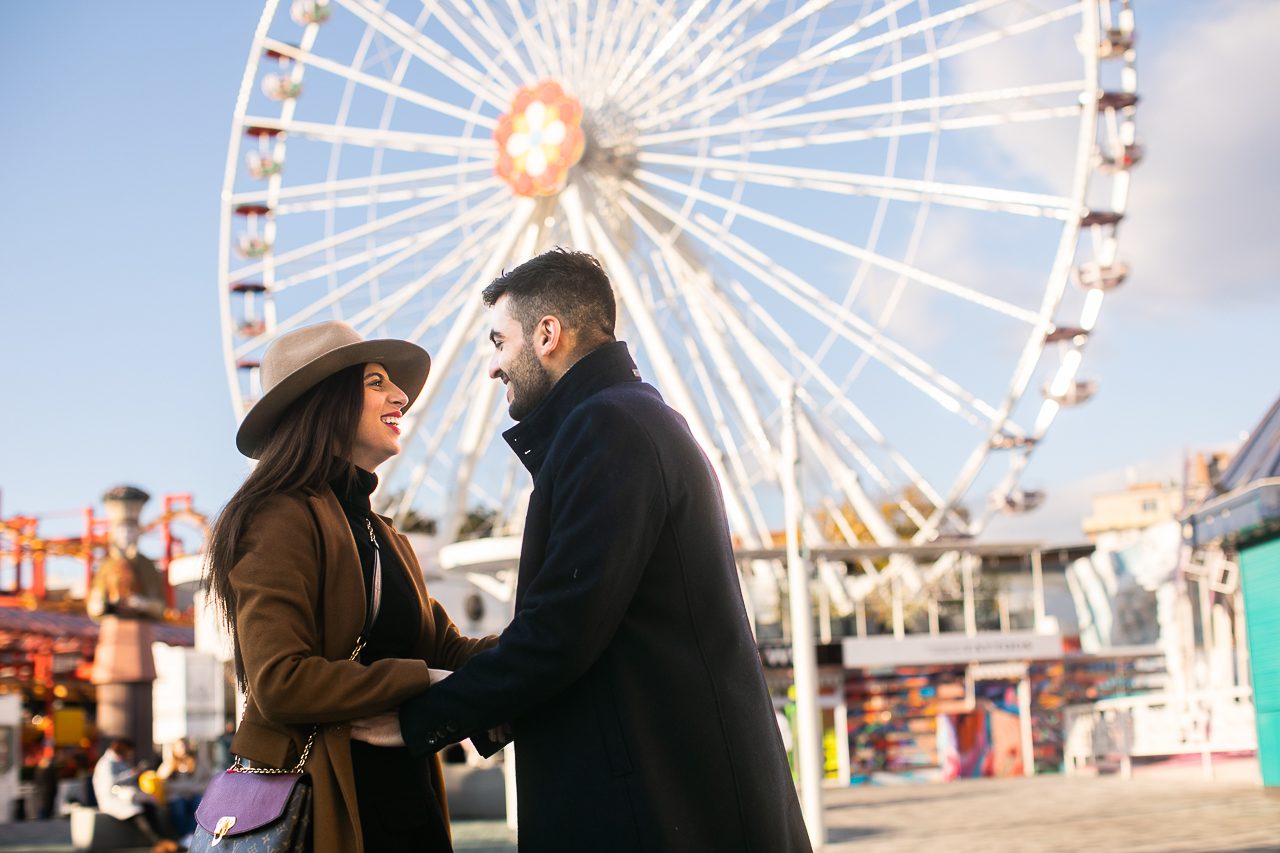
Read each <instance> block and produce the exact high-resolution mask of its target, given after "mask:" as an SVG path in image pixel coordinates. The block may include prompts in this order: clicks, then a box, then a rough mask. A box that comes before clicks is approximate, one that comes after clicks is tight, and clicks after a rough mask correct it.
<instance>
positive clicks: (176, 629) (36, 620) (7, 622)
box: [0, 607, 196, 646]
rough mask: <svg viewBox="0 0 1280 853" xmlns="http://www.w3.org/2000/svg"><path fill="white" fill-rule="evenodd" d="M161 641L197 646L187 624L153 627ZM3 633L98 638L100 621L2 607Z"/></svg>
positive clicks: (69, 614)
mask: <svg viewBox="0 0 1280 853" xmlns="http://www.w3.org/2000/svg"><path fill="white" fill-rule="evenodd" d="M153 630H154V632H155V638H156V640H157V641H158V642H161V643H165V644H167V645H170V646H194V645H195V644H196V632H195V629H194V628H190V627H187V626H184V625H162V624H158V623H157V624H156V625H155V626H154V627H153ZM0 632H7V633H22V634H45V635H49V636H54V637H63V638H68V637H77V638H81V639H89V640H96V639H97V638H98V624H97V623H96V622H94V621H93V620H92V619H90V618H89V617H88V616H84V615H82V614H79V613H57V612H53V611H48V610H27V609H25V608H21V607H0Z"/></svg>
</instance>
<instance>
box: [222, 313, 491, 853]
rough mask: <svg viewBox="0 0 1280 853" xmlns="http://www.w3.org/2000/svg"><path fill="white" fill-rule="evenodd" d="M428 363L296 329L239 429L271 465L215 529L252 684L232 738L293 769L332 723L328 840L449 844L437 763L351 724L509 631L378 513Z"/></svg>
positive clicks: (325, 847)
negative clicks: (380, 475) (466, 615)
mask: <svg viewBox="0 0 1280 853" xmlns="http://www.w3.org/2000/svg"><path fill="white" fill-rule="evenodd" d="M429 366H430V358H429V357H428V355H427V353H426V352H425V351H424V350H422V349H421V348H420V347H417V346H415V345H413V344H411V343H408V342H406V341H395V340H380V341H365V340H363V339H361V338H360V336H359V334H358V333H356V331H355V330H354V329H352V328H351V327H350V326H347V325H346V324H344V323H337V322H331V323H320V324H317V325H314V326H308V327H306V328H303V329H299V330H297V331H295V332H291V333H289V334H286V335H283V336H281V337H280V338H279V339H278V340H277V341H276V342H275V343H273V344H272V345H271V346H270V347H269V348H268V349H267V352H266V354H265V355H264V357H263V360H262V369H261V377H262V383H263V388H264V391H265V393H264V394H263V396H262V397H261V399H259V400H258V402H257V403H256V404H255V405H254V406H253V408H251V409H250V410H249V413H248V415H246V417H245V419H244V422H243V423H242V424H241V426H240V430H239V432H238V433H237V435H236V445H237V447H239V449H240V451H241V452H242V453H244V454H245V455H247V456H249V457H251V458H255V459H257V460H258V464H257V466H256V467H255V468H254V470H253V472H252V473H251V474H250V475H249V476H248V478H247V479H246V480H245V482H244V484H243V485H242V486H241V487H240V489H239V491H237V492H236V493H235V495H234V496H232V498H231V500H230V501H229V502H228V503H227V505H226V507H225V508H224V509H223V511H222V514H221V515H220V516H219V518H218V520H217V522H216V523H215V525H214V527H213V531H212V533H211V536H210V552H209V563H208V567H207V570H206V586H207V588H208V590H209V592H210V596H211V598H212V600H213V602H214V603H215V606H216V607H217V608H218V612H219V615H220V616H221V617H222V620H223V622H224V624H225V625H226V626H227V628H228V630H229V631H230V634H231V639H232V643H233V648H234V650H235V660H236V673H237V676H238V677H239V679H240V683H241V685H242V687H243V688H245V689H246V691H247V706H246V711H245V715H244V719H243V720H242V721H241V724H240V727H239V729H238V730H237V731H236V735H235V738H234V740H233V741H232V751H233V752H234V753H235V754H236V755H238V756H240V757H241V758H244V759H248V760H249V761H250V762H252V763H253V764H255V765H258V766H265V767H280V768H288V767H292V766H293V765H294V764H295V763H296V762H297V760H298V757H299V755H300V753H301V751H302V749H303V747H304V746H305V744H306V742H307V739H308V736H309V735H310V734H311V732H312V731H313V730H314V729H316V728H317V727H318V731H319V733H318V735H317V736H316V739H315V745H314V746H313V748H312V749H311V752H310V755H309V756H308V758H307V762H306V771H307V773H308V774H309V775H310V777H311V780H312V784H313V797H314V799H313V803H314V822H313V826H314V838H315V850H316V853H352V851H355V853H362V852H363V851H368V853H394V851H397V850H410V849H412V850H415V851H437V850H442V851H448V850H451V849H452V848H451V846H450V841H449V828H448V811H447V806H446V801H445V797H444V788H443V785H442V777H441V771H440V765H439V760H438V759H436V758H435V757H434V756H433V757H431V758H424V759H418V758H414V757H412V756H410V755H409V754H408V752H407V751H406V750H405V749H403V748H385V747H375V746H370V745H368V744H364V743H353V742H352V741H351V740H350V730H349V726H348V725H347V722H348V721H350V720H352V719H355V718H359V717H365V716H369V715H371V714H375V713H378V712H385V711H388V710H391V709H394V708H395V707H397V706H398V705H399V704H400V703H401V702H402V701H403V700H404V699H406V698H408V697H410V696H413V695H415V694H417V693H420V692H422V691H423V690H425V689H426V688H427V687H428V685H429V684H430V681H431V676H430V674H429V671H428V666H430V667H433V668H436V669H445V670H453V669H457V668H458V667H460V666H461V665H462V664H463V663H464V662H465V661H466V660H467V659H468V658H470V657H471V656H472V655H474V654H475V653H477V652H479V651H481V650H482V649H484V648H487V647H488V646H489V645H492V643H493V642H494V639H493V638H487V639H484V640H475V639H467V638H465V637H463V636H461V635H460V634H459V633H458V630H457V628H456V627H454V624H453V622H452V621H450V619H449V617H448V615H447V614H446V613H445V611H444V608H442V607H441V606H440V605H439V604H438V603H437V602H436V601H435V600H433V599H431V598H430V597H429V596H428V595H427V590H426V587H425V585H424V583H423V580H422V574H421V572H420V571H419V569H418V564H417V560H416V558H415V557H414V554H413V550H412V549H411V548H410V546H409V543H408V540H407V539H405V538H404V537H403V536H402V535H400V534H399V533H397V532H396V531H395V530H394V529H392V527H391V526H390V523H389V521H388V520H387V519H385V518H382V517H381V516H378V515H375V514H374V513H372V512H371V511H370V508H369V495H370V493H371V492H372V491H373V489H374V487H375V486H376V485H377V477H376V476H375V475H374V473H373V471H374V469H376V468H377V467H378V466H379V465H381V464H382V463H383V462H385V461H386V460H388V459H390V458H391V457H392V456H394V455H395V454H396V453H399V452H400V443H399V436H400V427H399V420H400V416H401V415H402V414H403V412H404V411H405V409H407V408H408V407H409V406H410V405H411V404H412V403H413V401H414V399H415V398H416V397H417V396H418V392H419V391H421V389H422V386H423V383H424V382H425V381H426V378H427V371H428V368H429ZM379 580H380V582H379ZM375 602H376V606H375ZM375 617H376V618H375ZM370 625H371V626H372V627H369V626H370ZM358 638H362V639H363V641H364V642H365V646H364V649H363V651H362V652H361V654H360V656H359V659H358V660H356V661H352V660H349V659H348V658H349V657H350V655H351V654H352V652H353V649H354V648H355V647H356V643H357V639H358Z"/></svg>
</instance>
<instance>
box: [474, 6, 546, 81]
mask: <svg viewBox="0 0 1280 853" xmlns="http://www.w3.org/2000/svg"><path fill="white" fill-rule="evenodd" d="M481 2H483V0H481ZM507 11H508V12H510V13H511V19H512V21H514V23H515V25H516V30H517V31H518V32H519V33H520V42H521V44H523V45H524V47H525V50H526V52H527V53H528V54H529V61H530V62H531V63H533V70H534V73H535V74H536V75H537V76H538V77H539V78H542V77H547V76H549V75H550V74H551V73H552V70H553V69H554V68H555V65H556V61H555V57H553V56H551V54H550V53H549V52H548V51H547V49H546V46H545V45H544V44H543V43H542V40H541V39H539V38H538V37H537V35H536V34H535V33H534V31H533V27H532V26H531V25H530V23H529V19H528V18H526V17H525V14H524V10H523V9H521V8H520V2H519V0H507ZM512 49H513V50H514V45H513V46H512Z"/></svg>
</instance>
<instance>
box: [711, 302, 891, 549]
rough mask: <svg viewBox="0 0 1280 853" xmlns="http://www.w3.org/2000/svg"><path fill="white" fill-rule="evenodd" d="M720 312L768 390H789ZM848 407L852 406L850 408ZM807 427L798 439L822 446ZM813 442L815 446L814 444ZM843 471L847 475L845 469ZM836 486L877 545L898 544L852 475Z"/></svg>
mask: <svg viewBox="0 0 1280 853" xmlns="http://www.w3.org/2000/svg"><path fill="white" fill-rule="evenodd" d="M695 283H696V286H698V287H700V288H703V289H706V290H707V292H708V293H710V292H711V291H710V285H709V283H706V282H704V281H695ZM720 309H721V310H720V311H718V312H716V313H717V316H719V317H721V318H723V319H724V320H726V321H727V322H728V323H729V324H730V326H731V327H732V330H733V331H734V333H735V338H736V340H737V341H738V343H739V345H740V346H742V348H743V351H744V353H746V355H747V357H748V359H750V360H751V361H752V363H753V364H754V365H755V367H756V369H757V370H758V371H759V372H760V374H761V375H762V376H764V377H766V378H767V379H770V387H771V389H773V390H774V391H775V393H777V389H779V388H783V387H789V384H790V377H789V375H788V372H787V370H786V369H785V368H784V367H783V366H782V365H781V364H780V363H779V362H778V361H777V359H776V357H775V356H773V355H772V354H771V353H770V352H769V350H768V349H766V348H765V347H763V346H762V345H761V344H760V343H759V341H758V336H757V335H755V334H753V333H752V332H751V330H749V329H747V328H746V326H745V325H744V324H742V321H741V320H740V319H739V317H738V315H737V312H735V311H733V310H732V309H731V308H729V307H728V306H726V305H723V304H722V305H721V306H720ZM792 354H793V355H794V354H795V353H794V352H793V353H792ZM824 375H825V374H824ZM797 393H798V394H802V393H803V389H798V391H797ZM850 405H851V406H852V404H850ZM854 409H855V411H856V407H854ZM859 414H860V413H859ZM807 423H808V422H807V419H803V418H802V419H800V424H801V432H800V435H801V438H802V439H803V440H804V441H805V442H806V443H807V444H812V445H813V446H817V445H821V444H822V442H821V439H820V438H819V437H818V436H817V434H816V433H815V432H814V431H813V429H812V426H806V424H807ZM866 425H867V426H870V422H869V421H867V422H866ZM872 429H874V427H872ZM877 432H878V431H877ZM815 442H816V444H814V443H815ZM818 453H819V455H821V456H823V457H827V456H828V455H829V453H830V451H829V448H825V447H823V448H821V449H819V450H818ZM775 461H776V457H775ZM845 470H846V472H847V469H845ZM839 485H840V486H841V487H842V490H843V491H844V492H845V494H846V498H847V499H848V500H849V501H850V503H851V505H852V506H854V508H855V511H856V512H858V514H859V517H861V518H863V523H864V524H865V525H866V527H867V530H868V531H869V532H870V533H871V535H872V537H873V538H874V539H875V540H876V542H877V544H881V545H888V544H892V543H894V542H896V541H897V537H896V536H895V535H894V534H893V531H892V530H890V529H889V526H888V524H887V523H886V522H885V521H884V519H883V517H882V516H880V514H879V512H877V511H875V508H874V505H873V504H872V503H871V500H870V498H868V497H867V495H866V493H865V492H864V491H863V490H862V487H861V485H860V484H859V483H858V482H857V478H856V477H853V476H852V474H850V476H849V478H846V479H845V480H843V481H842V482H841V483H840V484H839Z"/></svg>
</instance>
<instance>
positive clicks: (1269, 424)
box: [1217, 397, 1280, 494]
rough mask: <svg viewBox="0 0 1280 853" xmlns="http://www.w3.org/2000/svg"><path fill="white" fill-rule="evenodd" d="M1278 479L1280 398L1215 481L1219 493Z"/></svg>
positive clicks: (1279, 466) (1279, 460) (1279, 474)
mask: <svg viewBox="0 0 1280 853" xmlns="http://www.w3.org/2000/svg"><path fill="white" fill-rule="evenodd" d="M1272 477H1280V397H1278V398H1276V401H1275V402H1274V403H1272V404H1271V410H1270V411H1269V412H1267V414H1266V415H1265V416H1264V417H1263V418H1262V421H1261V422H1260V423H1259V424H1258V425H1257V426H1256V427H1254V429H1253V432H1251V433H1249V437H1248V438H1247V439H1245V443H1244V445H1243V446H1242V447H1241V448H1240V450H1239V451H1238V452H1237V453H1236V455H1235V457H1234V458H1232V460H1231V464H1230V465H1228V466H1227V470H1226V471H1223V472H1222V476H1221V477H1220V478H1219V479H1218V483H1217V486H1218V494H1225V493H1226V492H1232V491H1235V490H1236V489H1241V488H1244V487H1245V486H1248V485H1249V484H1250V483H1255V482H1257V481H1258V480H1268V479H1270V478H1272Z"/></svg>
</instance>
